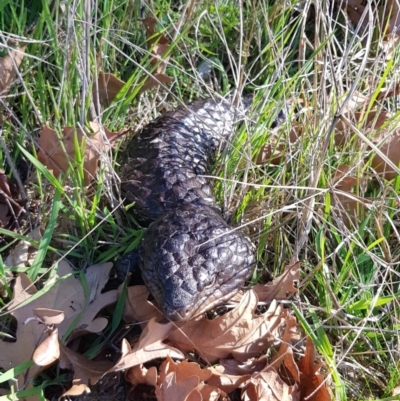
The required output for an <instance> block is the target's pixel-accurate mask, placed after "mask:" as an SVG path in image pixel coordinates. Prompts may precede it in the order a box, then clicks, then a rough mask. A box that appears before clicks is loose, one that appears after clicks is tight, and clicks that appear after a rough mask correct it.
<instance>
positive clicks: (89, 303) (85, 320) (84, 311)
mask: <svg viewBox="0 0 400 401" xmlns="http://www.w3.org/2000/svg"><path fill="white" fill-rule="evenodd" d="M111 267H112V264H111V263H104V264H100V265H95V266H91V267H89V268H88V269H87V271H86V282H87V287H88V289H89V293H90V294H91V298H90V299H87V298H86V296H85V290H84V288H83V286H82V285H81V282H80V280H78V279H77V278H75V276H74V275H73V271H72V268H71V267H70V265H69V264H68V263H67V262H65V261H61V262H60V263H59V268H58V272H57V274H58V277H64V280H62V281H61V282H58V283H56V284H54V283H53V284H52V287H51V288H50V290H48V291H47V292H46V293H44V294H43V295H42V296H41V297H38V298H36V299H34V300H33V301H31V302H29V303H27V304H25V305H23V306H19V305H20V304H21V303H22V302H24V301H27V300H28V299H29V298H30V297H31V296H33V295H35V294H36V293H37V290H36V288H35V286H34V284H33V283H32V282H31V281H30V280H29V278H28V277H27V276H26V275H25V274H20V275H19V276H17V278H16V281H15V285H14V294H13V300H12V301H11V302H10V304H9V307H8V311H9V312H10V313H11V315H12V316H14V317H15V319H16V321H17V331H16V342H14V343H10V342H7V343H4V342H3V341H1V340H0V347H1V350H2V352H1V353H0V367H2V368H3V369H6V370H8V369H11V368H12V367H15V366H17V365H19V364H20V363H22V362H24V361H26V360H29V359H31V358H32V356H33V353H34V351H35V349H36V347H37V346H38V344H41V343H42V342H43V341H44V340H45V339H46V338H47V337H48V335H47V334H46V326H45V325H43V324H42V323H41V322H40V321H39V319H31V317H32V316H33V315H34V314H35V312H34V310H35V309H37V308H42V307H43V305H46V306H47V307H49V308H53V309H56V310H58V311H63V312H64V315H65V319H64V321H63V322H62V323H60V324H59V325H58V334H59V336H60V337H62V336H63V335H64V334H65V332H66V330H67V329H69V327H70V325H71V324H72V323H73V322H74V323H75V324H76V329H77V330H78V329H83V328H85V327H87V326H89V325H90V324H91V322H92V321H94V320H96V315H97V314H98V312H99V311H100V310H101V309H103V308H104V307H105V306H107V305H109V304H112V303H114V302H116V300H117V293H118V292H117V291H116V290H115V291H109V292H106V293H103V294H102V293H101V291H102V289H103V288H104V285H105V282H106V280H107V278H108V275H109V271H110V269H111ZM58 277H56V278H58ZM65 277H67V278H65ZM26 321H29V323H27V324H24V322H26ZM44 346H45V345H44ZM50 349H51V348H50ZM38 352H39V351H38ZM39 353H40V352H39ZM53 355H54V354H53ZM108 368H109V367H108ZM39 371H40V367H39V366H38V365H34V366H32V367H31V368H30V370H29V372H28V373H27V374H24V375H19V376H18V381H19V384H20V385H21V386H22V385H24V384H26V383H28V382H29V381H30V379H31V378H33V377H34V376H35V375H36V374H37V373H38V372H39Z"/></svg>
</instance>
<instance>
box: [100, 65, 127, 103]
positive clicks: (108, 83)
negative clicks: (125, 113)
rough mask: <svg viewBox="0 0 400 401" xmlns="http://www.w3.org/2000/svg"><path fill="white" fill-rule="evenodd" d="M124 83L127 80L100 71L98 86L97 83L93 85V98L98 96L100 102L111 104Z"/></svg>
mask: <svg viewBox="0 0 400 401" xmlns="http://www.w3.org/2000/svg"><path fill="white" fill-rule="evenodd" d="M124 85H125V82H124V81H122V80H121V79H119V78H117V77H116V76H115V75H113V74H110V73H109V72H102V71H100V72H99V76H98V78H97V88H96V85H93V98H94V99H97V98H98V99H99V102H100V103H102V104H105V105H106V106H109V105H110V104H111V103H112V101H113V100H114V99H115V98H116V96H117V95H118V93H119V91H120V90H121V89H122V88H123V87H124ZM96 89H97V91H98V92H96Z"/></svg>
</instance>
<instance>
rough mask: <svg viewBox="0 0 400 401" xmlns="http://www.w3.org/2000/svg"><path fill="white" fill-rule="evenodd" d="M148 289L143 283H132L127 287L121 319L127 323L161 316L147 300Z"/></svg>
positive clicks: (146, 320)
mask: <svg viewBox="0 0 400 401" xmlns="http://www.w3.org/2000/svg"><path fill="white" fill-rule="evenodd" d="M149 294H150V293H149V290H148V289H147V287H146V286H145V285H134V286H132V287H128V288H127V296H126V302H125V308H124V315H123V319H124V320H125V322H127V323H132V322H145V323H146V324H147V322H148V321H149V320H150V319H152V318H161V317H162V316H163V315H162V313H161V312H160V311H159V310H158V309H157V308H156V307H155V306H154V305H153V304H152V303H151V302H150V301H148V300H147V298H148V297H149Z"/></svg>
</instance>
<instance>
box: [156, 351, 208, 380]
mask: <svg viewBox="0 0 400 401" xmlns="http://www.w3.org/2000/svg"><path fill="white" fill-rule="evenodd" d="M171 372H175V373H176V380H177V381H178V382H179V381H182V380H183V379H185V378H187V377H189V376H197V377H198V378H199V379H200V381H207V380H208V379H209V378H210V377H211V375H212V372H211V369H209V368H204V369H203V368H201V367H200V365H199V364H198V363H196V362H188V361H185V360H184V361H182V362H174V361H173V360H172V359H171V357H170V356H168V357H167V358H165V360H164V362H163V363H162V364H161V366H160V378H159V380H158V382H159V383H162V382H163V381H164V380H165V378H166V377H167V376H168V375H169V374H170V373H171Z"/></svg>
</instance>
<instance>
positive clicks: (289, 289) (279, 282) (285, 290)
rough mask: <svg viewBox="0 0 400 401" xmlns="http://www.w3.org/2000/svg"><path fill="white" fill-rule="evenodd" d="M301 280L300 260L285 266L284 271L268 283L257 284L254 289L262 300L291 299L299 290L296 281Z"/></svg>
mask: <svg viewBox="0 0 400 401" xmlns="http://www.w3.org/2000/svg"><path fill="white" fill-rule="evenodd" d="M299 281H300V262H295V263H293V264H290V265H287V266H285V269H284V272H283V273H282V274H281V275H280V276H279V277H276V278H275V279H273V280H272V281H271V282H269V283H267V284H256V285H255V286H254V287H253V290H254V291H255V292H256V294H257V296H258V298H259V300H260V301H264V302H268V301H272V300H273V299H285V300H286V299H289V298H290V297H291V296H292V295H293V294H297V293H298V292H299V290H298V288H297V287H295V283H296V284H298V283H299Z"/></svg>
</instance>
